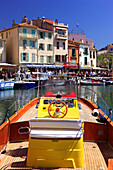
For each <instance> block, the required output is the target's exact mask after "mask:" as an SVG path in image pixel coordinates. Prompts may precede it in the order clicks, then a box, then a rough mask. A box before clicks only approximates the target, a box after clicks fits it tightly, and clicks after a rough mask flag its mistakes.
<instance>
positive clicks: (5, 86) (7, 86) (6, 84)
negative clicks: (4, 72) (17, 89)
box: [0, 81, 14, 90]
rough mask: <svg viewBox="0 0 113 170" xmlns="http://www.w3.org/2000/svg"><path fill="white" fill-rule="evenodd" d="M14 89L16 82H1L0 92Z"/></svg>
mask: <svg viewBox="0 0 113 170" xmlns="http://www.w3.org/2000/svg"><path fill="white" fill-rule="evenodd" d="M13 87H14V81H3V82H0V90H10V89H13Z"/></svg>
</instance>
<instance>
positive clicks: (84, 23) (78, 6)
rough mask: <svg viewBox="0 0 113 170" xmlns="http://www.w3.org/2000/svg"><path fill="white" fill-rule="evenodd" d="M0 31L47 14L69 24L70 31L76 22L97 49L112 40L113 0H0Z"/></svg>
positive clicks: (51, 18) (53, 18) (50, 17)
mask: <svg viewBox="0 0 113 170" xmlns="http://www.w3.org/2000/svg"><path fill="white" fill-rule="evenodd" d="M0 11H1V14H0V30H2V29H3V27H6V28H9V27H11V26H12V21H13V19H15V21H16V23H21V17H22V16H26V17H27V18H28V20H31V19H37V17H40V18H42V17H43V16H45V17H46V18H48V19H50V20H55V19H58V21H59V22H61V23H65V24H68V25H69V32H71V30H72V29H73V28H75V27H76V23H78V24H79V27H80V28H81V29H83V30H84V32H85V34H86V37H87V38H89V39H91V40H93V41H94V45H95V47H96V48H97V49H100V48H102V47H104V46H106V45H107V44H111V43H113V0H18V1H17V0H0Z"/></svg>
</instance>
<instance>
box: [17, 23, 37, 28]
mask: <svg viewBox="0 0 113 170" xmlns="http://www.w3.org/2000/svg"><path fill="white" fill-rule="evenodd" d="M18 25H20V26H26V27H34V28H37V26H35V25H30V24H28V23H22V24H18Z"/></svg>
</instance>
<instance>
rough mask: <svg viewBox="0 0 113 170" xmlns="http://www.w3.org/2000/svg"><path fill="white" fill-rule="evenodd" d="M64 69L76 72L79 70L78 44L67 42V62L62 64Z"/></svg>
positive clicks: (71, 41)
mask: <svg viewBox="0 0 113 170" xmlns="http://www.w3.org/2000/svg"><path fill="white" fill-rule="evenodd" d="M64 68H66V69H68V70H74V71H77V70H78V69H79V43H78V42H77V41H73V40H68V62H67V63H64Z"/></svg>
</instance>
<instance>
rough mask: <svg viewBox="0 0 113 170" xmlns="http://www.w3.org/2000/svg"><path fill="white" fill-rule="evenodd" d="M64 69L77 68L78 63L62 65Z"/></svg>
mask: <svg viewBox="0 0 113 170" xmlns="http://www.w3.org/2000/svg"><path fill="white" fill-rule="evenodd" d="M64 67H75V68H78V67H79V65H78V63H64Z"/></svg>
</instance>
